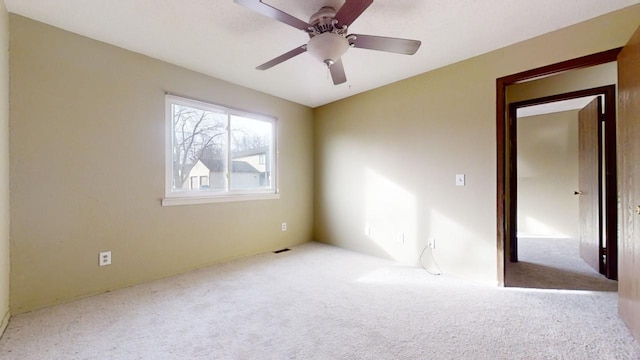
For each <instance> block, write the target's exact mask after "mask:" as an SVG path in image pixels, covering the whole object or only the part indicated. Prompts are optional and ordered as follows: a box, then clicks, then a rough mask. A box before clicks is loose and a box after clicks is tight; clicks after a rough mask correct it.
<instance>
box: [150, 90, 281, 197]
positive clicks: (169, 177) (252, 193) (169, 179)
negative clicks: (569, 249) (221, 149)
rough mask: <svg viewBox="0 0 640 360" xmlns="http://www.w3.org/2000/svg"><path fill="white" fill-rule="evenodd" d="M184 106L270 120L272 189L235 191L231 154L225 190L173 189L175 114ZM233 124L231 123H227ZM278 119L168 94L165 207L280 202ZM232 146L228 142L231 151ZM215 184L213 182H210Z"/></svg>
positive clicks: (228, 152) (166, 107) (228, 131)
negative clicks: (239, 202)
mask: <svg viewBox="0 0 640 360" xmlns="http://www.w3.org/2000/svg"><path fill="white" fill-rule="evenodd" d="M173 104H177V105H182V106H188V107H193V108H196V109H201V110H207V111H213V112H217V113H224V114H226V115H227V119H230V117H231V116H240V117H245V118H250V119H255V120H258V121H266V122H268V123H271V125H272V129H273V131H272V139H271V151H270V153H269V160H268V161H270V164H271V184H272V187H271V188H270V189H243V190H232V189H231V185H230V183H229V182H230V180H231V179H230V175H231V174H230V171H231V165H230V164H231V159H230V157H231V154H230V151H227V158H228V160H227V162H228V163H229V165H227V174H226V176H227V181H226V188H225V190H223V191H221V190H216V189H207V190H201V189H198V190H188V189H185V190H174V189H173V112H172V105H173ZM227 124H230V123H227ZM277 128H278V127H277V119H276V118H274V117H269V116H265V115H259V114H255V113H250V112H246V111H241V110H236V109H231V108H227V107H224V106H220V105H215V104H211V103H207V102H202V101H198V100H193V99H188V98H184V97H180V96H176V95H170V94H167V95H165V194H164V196H165V197H164V198H163V199H162V206H173V205H190V204H207V203H217V202H230V201H251V200H270V199H279V198H280V191H279V189H278V182H277V179H278V161H277V160H278V147H277V144H278V142H277V139H278V135H277V133H278V132H277ZM229 136H230V129H229V127H228V128H227V137H229ZM229 146H230V144H229V142H227V149H228V148H229ZM209 183H211V179H209Z"/></svg>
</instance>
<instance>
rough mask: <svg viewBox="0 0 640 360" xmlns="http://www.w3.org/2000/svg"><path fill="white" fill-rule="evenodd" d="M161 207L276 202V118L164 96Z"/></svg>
mask: <svg viewBox="0 0 640 360" xmlns="http://www.w3.org/2000/svg"><path fill="white" fill-rule="evenodd" d="M166 104H167V106H166V117H167V119H166V122H167V141H166V143H167V145H166V147H167V149H166V153H167V155H166V157H167V164H166V167H167V169H166V191H165V199H163V201H162V204H163V205H182V204H192V203H206V202H216V201H239V200H253V199H262V198H271V199H272V198H277V188H276V173H275V172H276V166H275V165H276V141H275V140H276V131H275V129H276V120H275V119H273V118H270V117H266V116H262V115H256V114H251V113H247V112H242V111H237V110H232V109H228V108H224V107H222V106H218V105H213V104H208V103H203V102H199V101H195V100H189V99H185V98H180V97H177V96H173V95H167V97H166Z"/></svg>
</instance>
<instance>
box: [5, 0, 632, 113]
mask: <svg viewBox="0 0 640 360" xmlns="http://www.w3.org/2000/svg"><path fill="white" fill-rule="evenodd" d="M264 2H265V3H267V4H269V5H271V6H274V7H276V8H279V9H281V10H283V11H285V12H287V13H289V14H291V15H293V16H296V17H298V18H300V19H302V20H304V21H308V20H309V17H310V16H311V15H312V14H313V13H314V12H316V11H317V10H318V9H320V7H322V6H326V5H330V6H333V7H335V8H339V7H340V6H341V5H342V3H343V2H344V1H343V0H307V1H297V0H264ZM5 3H6V5H7V8H8V9H9V11H10V12H12V13H16V14H19V15H22V16H25V17H29V18H32V19H35V20H38V21H41V22H44V23H47V24H50V25H53V26H56V27H59V28H62V29H65V30H68V31H71V32H74V33H78V34H81V35H84V36H87V37H90V38H93V39H96V40H100V41H104V42H106V43H109V44H113V45H116V46H119V47H122V48H125V49H128V50H131V51H135V52H138V53H141V54H145V55H148V56H150V57H154V58H157V59H160V60H164V61H167V62H169V63H173V64H176V65H180V66H183V67H185V68H188V69H192V70H195V71H198V72H201V73H203V74H207V75H210V76H213V77H216V78H219V79H223V80H226V81H229V82H232V83H235V84H239V85H242V86H245V87H248V88H252V89H255V90H259V91H263V92H265V93H269V94H272V95H275V96H278V97H282V98H285V99H288V100H291V101H294V102H297V103H300V104H304V105H307V106H311V107H316V106H320V105H323V104H326V103H329V102H332V101H335V100H338V99H342V98H345V97H348V96H351V95H354V94H357V93H360V92H363V91H366V90H370V89H373V88H376V87H379V86H382V85H386V84H389V83H392V82H395V81H398V80H402V79H405V78H408V77H411V76H414V75H418V74H420V73H423V72H426V71H429V70H432V69H435V68H438V67H442V66H445V65H448V64H451V63H454V62H457V61H460V60H463V59H467V58H470V57H473V56H476V55H479V54H483V53H486V52H489V51H492V50H495V49H498V48H501V47H504V46H507V45H510V44H513V43H516V42H519V41H523V40H526V39H529V38H532V37H535V36H537V35H540V34H543V33H546V32H550V31H553V30H556V29H559V28H562V27H566V26H569V25H572V24H575V23H578V22H581V21H584V20H587V19H590V18H593V17H596V16H598V15H601V14H605V13H607V12H611V11H614V10H617V9H621V8H624V7H627V6H630V5H633V4H637V3H640V0H607V1H603V0H562V1H558V0H483V1H480V0H429V1H416V0H374V2H373V4H372V5H371V6H370V7H369V8H368V9H367V10H366V11H365V12H364V13H363V14H362V16H360V17H359V18H358V19H357V20H356V21H355V22H354V23H353V24H352V25H351V27H350V28H349V33H361V34H369V35H380V36H390V37H399V38H408V39H416V40H420V41H422V47H421V48H420V49H419V50H418V53H417V54H415V55H413V56H407V55H398V54H388V53H383V52H378V51H371V50H363V49H349V51H348V52H347V53H346V54H345V55H344V56H343V63H344V67H345V71H346V74H347V82H346V83H345V84H342V85H337V86H336V85H333V83H332V82H331V78H330V76H329V73H328V70H327V68H326V67H325V66H324V65H323V64H321V63H319V62H318V61H316V60H315V59H313V58H312V57H311V56H310V55H309V54H302V55H299V56H297V57H295V58H293V59H291V60H289V61H286V62H284V63H282V64H280V65H277V66H276V67H274V68H272V69H269V70H266V71H259V70H255V67H256V66H258V65H260V64H262V63H264V62H266V61H268V60H271V59H272V58H274V57H276V56H278V55H280V54H282V53H284V52H287V51H289V50H291V49H293V48H295V47H298V46H300V45H302V44H304V43H306V42H307V40H308V36H307V35H306V34H305V33H303V32H302V31H300V30H297V29H295V28H293V27H290V26H287V25H284V24H282V23H280V22H278V21H276V20H273V19H270V18H266V17H264V16H262V15H260V14H257V13H254V12H252V11H250V10H248V9H246V8H244V7H242V6H240V5H237V4H235V3H234V2H233V1H232V0H28V1H26V0H5Z"/></svg>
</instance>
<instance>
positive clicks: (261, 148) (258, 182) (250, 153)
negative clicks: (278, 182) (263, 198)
mask: <svg viewBox="0 0 640 360" xmlns="http://www.w3.org/2000/svg"><path fill="white" fill-rule="evenodd" d="M230 121H231V126H230V129H231V135H230V138H231V144H230V145H231V146H230V149H231V189H232V190H241V189H270V188H271V182H272V179H271V171H272V169H271V166H272V164H271V163H272V161H271V159H272V156H271V155H272V154H271V152H272V149H273V124H272V123H271V122H268V121H262V120H255V119H250V118H246V117H241V116H235V115H232V116H231V120H230ZM261 160H262V161H261Z"/></svg>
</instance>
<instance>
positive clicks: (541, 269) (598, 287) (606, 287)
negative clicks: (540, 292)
mask: <svg viewBox="0 0 640 360" xmlns="http://www.w3.org/2000/svg"><path fill="white" fill-rule="evenodd" d="M578 246H579V244H578V241H577V240H574V239H529V238H524V239H523V238H521V239H519V240H518V258H519V259H518V260H519V262H517V263H507V271H506V280H505V282H506V284H507V286H517V287H527V288H543V289H568V290H571V289H573V290H595V291H618V282H617V281H613V280H608V279H607V278H606V277H604V276H602V275H600V274H599V273H598V272H597V271H595V270H594V269H592V268H591V267H590V266H589V265H588V264H587V263H586V262H585V261H584V260H582V259H581V258H580V253H579V248H578Z"/></svg>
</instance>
